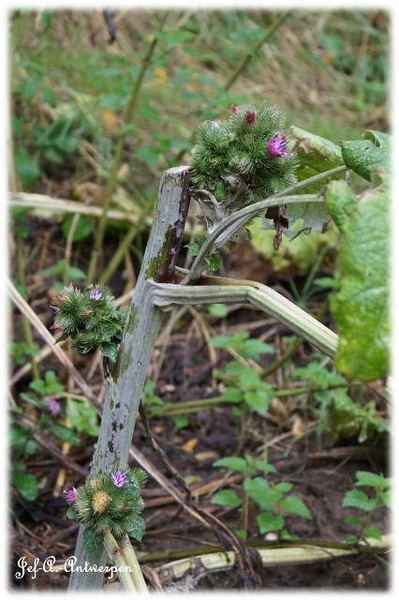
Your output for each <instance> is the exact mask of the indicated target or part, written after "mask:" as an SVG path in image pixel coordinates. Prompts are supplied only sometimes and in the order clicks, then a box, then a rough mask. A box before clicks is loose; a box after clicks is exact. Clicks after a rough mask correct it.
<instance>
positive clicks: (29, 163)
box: [15, 148, 41, 189]
mask: <svg viewBox="0 0 399 600" xmlns="http://www.w3.org/2000/svg"><path fill="white" fill-rule="evenodd" d="M15 169H16V171H17V174H18V177H19V178H20V179H21V182H22V185H23V186H24V187H25V188H27V189H29V188H30V187H31V186H32V185H33V184H34V183H35V181H37V180H38V179H39V177H40V175H41V171H40V166H39V160H38V158H37V156H32V155H30V154H28V153H27V151H26V150H25V148H18V150H16V151H15Z"/></svg>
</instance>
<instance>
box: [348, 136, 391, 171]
mask: <svg viewBox="0 0 399 600" xmlns="http://www.w3.org/2000/svg"><path fill="white" fill-rule="evenodd" d="M364 137H365V138H366V139H364V140H354V141H347V142H341V144H340V145H341V149H342V156H343V159H344V161H345V164H346V165H347V167H349V168H350V169H352V170H353V171H355V173H357V174H358V175H360V176H361V177H364V179H367V180H368V181H371V180H372V177H373V175H375V174H377V175H380V176H384V175H386V174H388V173H389V171H390V136H389V135H387V134H383V133H382V132H379V131H372V130H368V131H366V132H365V134H364Z"/></svg>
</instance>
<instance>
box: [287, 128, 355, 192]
mask: <svg viewBox="0 0 399 600" xmlns="http://www.w3.org/2000/svg"><path fill="white" fill-rule="evenodd" d="M291 137H292V138H293V139H294V140H295V143H294V147H293V150H294V152H295V154H296V156H297V158H298V159H299V167H298V172H297V176H298V178H299V179H301V180H302V179H306V178H307V177H311V176H312V175H316V174H317V173H322V172H323V171H328V169H333V168H334V167H339V166H340V165H342V164H343V159H342V153H341V149H340V147H339V146H337V144H334V143H333V142H331V141H330V140H327V139H326V138H323V137H321V136H319V135H314V134H313V133H309V132H308V131H305V130H304V129H300V128H299V127H295V126H294V125H293V126H292V127H291ZM307 191H308V190H307Z"/></svg>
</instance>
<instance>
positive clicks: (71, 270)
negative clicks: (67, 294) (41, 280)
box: [39, 258, 86, 292]
mask: <svg viewBox="0 0 399 600" xmlns="http://www.w3.org/2000/svg"><path fill="white" fill-rule="evenodd" d="M39 274H40V275H42V276H43V277H46V278H47V277H49V278H51V281H52V285H53V287H54V289H55V290H56V291H57V292H61V291H62V289H63V288H64V284H63V283H62V281H61V280H59V279H54V278H58V277H61V279H64V278H65V279H66V281H84V280H85V279H86V273H84V272H83V271H82V269H79V268H78V267H74V266H70V265H69V266H68V265H67V263H66V261H65V259H64V258H61V259H60V260H59V261H57V262H56V263H55V264H54V265H51V267H46V268H45V269H42V270H41V271H39Z"/></svg>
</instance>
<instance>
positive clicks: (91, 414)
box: [66, 398, 100, 437]
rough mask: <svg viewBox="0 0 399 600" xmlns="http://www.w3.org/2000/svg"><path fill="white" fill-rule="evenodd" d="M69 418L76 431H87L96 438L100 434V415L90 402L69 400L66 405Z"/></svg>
mask: <svg viewBox="0 0 399 600" xmlns="http://www.w3.org/2000/svg"><path fill="white" fill-rule="evenodd" d="M66 412H67V417H68V419H69V421H70V423H71V425H72V427H73V428H74V429H76V430H77V431H85V432H87V433H88V434H89V435H91V436H93V437H95V436H97V435H98V432H99V429H100V428H99V424H98V414H97V411H96V409H95V408H94V406H93V405H92V404H90V402H89V401H88V400H86V399H85V400H75V399H73V398H68V399H67V403H66Z"/></svg>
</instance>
